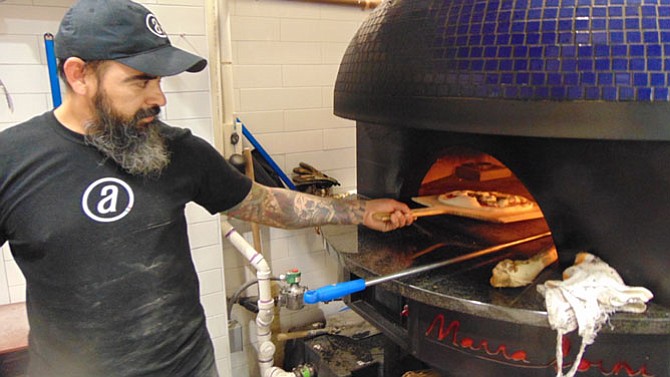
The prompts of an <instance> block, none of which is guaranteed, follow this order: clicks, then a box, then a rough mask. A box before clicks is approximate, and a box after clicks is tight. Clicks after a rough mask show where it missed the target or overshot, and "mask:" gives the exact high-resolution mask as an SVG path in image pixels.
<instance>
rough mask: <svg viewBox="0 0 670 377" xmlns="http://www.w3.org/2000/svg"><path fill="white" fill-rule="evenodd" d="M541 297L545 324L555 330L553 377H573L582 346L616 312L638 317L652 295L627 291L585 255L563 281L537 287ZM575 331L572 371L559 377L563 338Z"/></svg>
mask: <svg viewBox="0 0 670 377" xmlns="http://www.w3.org/2000/svg"><path fill="white" fill-rule="evenodd" d="M537 290H538V292H540V294H542V295H543V296H544V299H545V304H546V307H547V316H548V319H549V324H550V326H551V328H552V329H553V330H556V332H557V337H556V363H557V368H558V373H557V374H556V377H563V376H565V377H573V376H574V375H575V373H576V372H577V369H578V367H579V364H580V362H581V360H582V356H583V355H584V350H585V349H586V346H588V345H590V344H593V342H594V341H595V339H596V335H597V334H598V331H599V330H600V328H601V327H602V325H604V324H605V323H606V322H607V320H608V319H609V316H610V315H611V314H612V313H614V312H616V311H624V312H631V313H642V312H644V311H645V310H647V305H646V302H647V301H649V300H651V299H652V297H654V295H653V294H652V293H651V292H650V291H649V290H648V289H646V288H643V287H629V286H627V285H626V284H624V282H623V279H621V276H619V274H618V273H617V272H616V270H614V269H613V268H612V267H610V266H609V265H608V264H607V263H605V262H603V261H602V260H601V259H600V258H598V257H596V256H595V255H593V254H589V253H579V254H577V257H576V258H575V264H574V265H572V266H570V267H568V268H567V269H566V270H565V271H563V280H562V281H559V280H548V281H546V282H545V283H544V284H543V285H538V286H537ZM575 329H578V334H579V336H580V337H581V338H582V342H581V346H580V348H579V352H578V354H577V356H576V357H575V361H574V363H573V364H572V367H571V368H570V370H569V371H568V373H566V374H565V375H564V374H563V348H562V339H563V335H565V334H567V333H570V332H571V331H574V330H575Z"/></svg>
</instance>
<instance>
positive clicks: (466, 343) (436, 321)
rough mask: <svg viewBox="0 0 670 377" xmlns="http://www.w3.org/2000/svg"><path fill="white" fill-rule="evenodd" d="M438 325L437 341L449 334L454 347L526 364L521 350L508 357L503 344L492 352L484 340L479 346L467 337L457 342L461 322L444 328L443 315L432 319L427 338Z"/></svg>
mask: <svg viewBox="0 0 670 377" xmlns="http://www.w3.org/2000/svg"><path fill="white" fill-rule="evenodd" d="M438 325H439V328H438V330H437V340H439V341H443V340H444V339H445V338H446V337H447V336H449V335H450V334H451V344H453V345H454V346H456V347H461V348H465V349H469V350H472V351H483V352H485V353H486V354H488V355H502V356H503V357H504V358H505V359H507V360H513V361H520V362H524V363H528V360H526V355H527V354H526V351H523V350H519V351H516V352H514V353H512V354H511V355H509V354H508V353H507V346H505V345H504V344H501V345H499V346H498V348H496V349H495V351H492V350H491V349H490V348H489V343H488V341H487V340H486V339H484V340H482V341H480V342H479V344H476V342H475V340H474V339H472V338H467V337H463V338H462V339H460V341H459V339H458V331H459V330H460V327H461V322H460V321H451V323H450V324H449V326H447V327H446V328H445V327H444V314H438V315H437V316H435V318H433V322H432V323H431V324H430V326H429V327H428V330H426V333H425V335H426V336H429V335H430V334H431V333H432V332H433V330H434V329H435V328H436V326H438Z"/></svg>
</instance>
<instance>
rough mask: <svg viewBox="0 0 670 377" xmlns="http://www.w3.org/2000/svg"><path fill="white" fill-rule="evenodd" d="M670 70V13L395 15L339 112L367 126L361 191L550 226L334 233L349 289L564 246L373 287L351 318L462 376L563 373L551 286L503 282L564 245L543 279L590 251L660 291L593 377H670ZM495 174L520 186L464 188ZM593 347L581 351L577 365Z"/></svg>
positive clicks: (437, 3) (600, 358) (355, 299)
mask: <svg viewBox="0 0 670 377" xmlns="http://www.w3.org/2000/svg"><path fill="white" fill-rule="evenodd" d="M668 55H670V3H668V2H666V1H663V0H658V1H654V0H647V1H639V0H388V1H385V2H383V3H382V5H381V6H380V7H379V8H377V9H376V10H375V11H374V12H373V13H372V14H371V15H370V17H369V18H368V19H367V20H366V21H365V22H364V23H363V25H362V27H361V28H360V29H359V31H358V33H357V34H356V36H355V37H354V39H353V40H352V42H351V44H350V45H349V48H348V49H347V51H346V53H345V56H344V58H343V60H342V64H341V66H340V71H339V75H338V79H337V83H336V87H335V113H336V114H337V115H339V116H342V117H346V118H350V119H355V120H356V121H357V151H358V152H357V153H358V156H357V170H358V171H357V174H358V192H359V194H360V195H362V196H365V197H371V198H376V197H394V198H398V199H400V200H402V201H405V202H407V203H410V204H411V205H412V206H414V207H419V206H420V205H418V204H416V203H414V202H413V199H412V198H414V197H417V196H422V195H428V194H436V193H440V192H444V191H446V190H450V189H460V188H474V189H484V190H500V191H507V192H513V193H518V194H522V195H525V196H528V197H530V198H532V199H533V200H535V201H536V202H537V203H538V204H539V206H540V208H541V211H542V214H543V217H542V218H537V219H531V220H525V221H517V222H512V223H500V222H491V221H481V220H478V219H472V218H465V217H460V216H450V215H442V216H434V217H430V218H428V217H426V218H421V219H419V220H418V221H417V222H416V225H414V226H412V227H410V228H406V229H402V230H400V231H397V232H394V233H389V234H384V235H380V234H378V233H375V232H371V231H367V230H365V229H362V228H361V229H357V230H356V232H354V233H355V234H353V235H351V234H349V235H342V234H338V235H332V236H331V237H328V242H329V243H330V245H331V246H332V247H333V248H334V249H335V250H338V251H340V256H341V258H342V262H343V278H344V279H351V278H358V277H363V278H371V277H375V276H379V275H386V274H389V273H393V272H397V271H400V270H402V269H405V268H408V267H411V266H416V265H420V264H425V263H430V262H434V261H437V260H441V259H447V258H449V257H452V256H454V255H458V254H459V253H465V252H468V251H472V250H477V249H481V248H484V247H487V246H490V245H495V244H499V243H502V242H505V241H510V240H514V239H519V238H523V237H526V236H530V235H533V234H538V233H541V232H543V231H547V230H549V231H550V232H551V237H548V238H545V239H542V240H538V241H534V242H531V243H528V244H524V245H522V246H518V247H516V248H512V249H509V250H505V251H502V252H501V253H499V254H494V255H493V256H488V257H483V258H479V259H475V260H472V261H469V262H464V263H461V264H458V265H453V266H449V267H447V268H442V269H438V270H434V271H430V272H427V273H423V274H421V275H417V276H414V277H407V278H403V279H399V280H396V281H393V282H391V283H386V284H382V285H379V286H376V287H371V288H368V289H367V290H365V291H364V292H362V293H360V294H357V295H352V296H351V298H350V299H349V300H348V302H349V303H350V304H351V306H352V307H353V308H354V309H355V310H356V311H357V312H359V313H360V314H361V315H363V316H364V317H366V318H367V319H369V320H370V321H371V322H372V323H374V324H375V325H376V326H378V327H379V328H381V329H382V330H383V331H384V333H385V334H386V335H387V336H388V337H389V338H390V339H391V340H392V341H393V342H394V344H396V345H397V346H398V349H399V350H401V353H402V352H404V353H406V354H408V355H411V356H413V357H416V358H417V359H419V360H421V361H422V362H425V363H427V364H428V365H430V366H432V367H433V368H434V369H436V370H438V371H440V372H441V373H443V374H444V375H445V376H554V375H556V369H555V365H556V359H555V343H556V333H555V332H554V331H553V330H552V329H551V328H550V327H549V324H548V322H547V317H546V312H545V309H544V301H543V298H542V296H541V295H539V294H538V293H537V291H536V288H535V284H534V285H532V286H530V287H526V288H513V289H499V288H492V287H491V286H490V285H489V282H488V279H489V277H490V274H491V269H492V267H493V266H494V265H495V263H496V262H497V261H499V260H501V259H503V258H507V257H512V258H524V257H525V258H527V257H528V256H530V255H532V254H533V253H536V252H537V251H538V250H540V249H542V248H543V247H546V246H547V245H550V244H552V243H553V244H555V246H556V248H557V250H558V253H559V262H558V263H556V264H554V265H552V266H551V267H549V268H548V269H546V270H545V271H544V272H543V273H542V274H541V275H540V276H539V277H538V278H537V280H536V283H539V282H543V281H545V280H548V279H559V280H560V279H561V272H562V271H563V270H564V269H565V268H566V267H568V266H570V265H571V264H572V263H573V259H574V256H575V254H576V253H577V252H579V251H588V252H591V253H593V254H595V255H597V256H599V257H601V258H602V259H603V260H605V261H606V262H607V263H608V264H610V265H611V266H612V267H613V268H615V269H616V270H617V271H618V272H619V273H620V275H621V276H622V277H623V279H624V281H625V282H626V283H627V284H629V285H634V286H644V287H646V288H648V289H649V290H651V291H652V292H653V293H654V298H653V300H652V301H651V302H650V305H649V308H648V310H647V312H645V313H644V314H624V313H617V314H615V315H614V316H613V317H612V318H611V321H610V325H611V326H606V327H604V328H603V329H601V331H600V333H599V335H598V337H597V338H596V342H595V344H593V345H592V346H590V347H589V348H587V351H586V354H585V355H584V359H583V360H582V363H581V365H580V372H579V374H578V375H584V376H605V375H618V376H657V377H661V376H670V361H669V360H670V274H668V271H670V258H669V257H668V253H669V251H668V247H669V246H670V232H669V231H668V229H670V216H669V215H668V214H669V213H670V126H669V124H670V123H669V122H670V102H669V101H670V95H669V93H668V85H669V84H670V61H668V60H667V58H666V56H668ZM477 164H479V165H482V164H484V165H486V166H496V167H500V168H501V169H502V170H501V171H507V172H509V174H503V175H501V176H498V177H494V178H491V179H488V178H481V177H479V178H477V177H476V176H475V177H472V176H468V175H467V174H465V173H463V171H461V173H459V174H456V168H457V167H458V166H470V167H471V166H473V165H477ZM348 237H356V238H355V239H356V240H357V241H356V242H355V245H356V247H354V248H353V249H352V248H351V247H350V246H349V245H350V241H351V239H349V238H348ZM425 250H431V251H430V252H428V253H423V251H425ZM418 253H420V254H418ZM417 254H418V256H417ZM579 342H580V339H579V337H578V336H576V335H575V334H572V335H570V336H568V337H566V338H565V339H563V349H564V351H565V354H566V358H565V363H566V365H568V366H569V365H570V362H571V360H573V359H574V355H575V353H576V350H577V349H578V346H579ZM398 370H400V369H398Z"/></svg>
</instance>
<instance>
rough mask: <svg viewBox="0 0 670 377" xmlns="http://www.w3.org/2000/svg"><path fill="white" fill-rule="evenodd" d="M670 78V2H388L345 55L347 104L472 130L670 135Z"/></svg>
mask: <svg viewBox="0 0 670 377" xmlns="http://www.w3.org/2000/svg"><path fill="white" fill-rule="evenodd" d="M669 82H670V0H405V1H403V0H388V1H385V2H384V3H383V4H382V5H381V6H380V7H379V8H377V9H376V10H375V11H374V12H373V13H372V14H371V15H370V17H369V18H368V19H367V20H366V21H365V22H364V24H363V26H362V27H361V28H360V29H359V31H358V33H357V34H356V36H355V37H354V39H353V40H352V42H351V44H350V45H349V48H348V50H347V52H346V53H345V56H344V58H343V60H342V64H341V66H340V71H339V74H338V78H337V82H336V87H335V112H336V114H338V115H340V116H344V117H348V118H354V119H359V120H364V121H375V122H383V123H389V122H390V123H404V124H406V123H408V122H411V123H413V124H414V125H415V126H418V127H427V128H435V127H437V123H440V124H444V122H445V119H447V123H450V128H451V129H452V130H454V131H464V132H481V133H493V134H515V135H517V134H518V135H527V136H556V137H579V138H604V139H643V140H670V130H668V129H670V127H666V126H665V123H666V120H667V119H670V117H669V116H668V115H670V113H669V108H668V105H669V101H670V95H669V91H668V84H669ZM482 101H485V102H482ZM484 104H485V106H484V107H485V108H486V109H488V111H487V112H489V114H482V111H481V109H482V106H481V105H484ZM491 114H495V117H491ZM501 114H506V115H509V117H506V118H509V119H508V120H507V121H503V124H502V127H501V124H500V119H499V116H500V115H501ZM549 119H551V121H549ZM584 124H588V125H590V127H584Z"/></svg>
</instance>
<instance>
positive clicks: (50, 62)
mask: <svg viewBox="0 0 670 377" xmlns="http://www.w3.org/2000/svg"><path fill="white" fill-rule="evenodd" d="M44 48H45V49H46V52H47V67H48V68H49V82H50V84H51V100H52V102H53V106H54V108H56V107H58V106H60V104H61V102H62V99H61V96H60V82H58V69H57V66H56V53H55V52H54V36H53V34H51V33H46V34H44Z"/></svg>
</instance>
